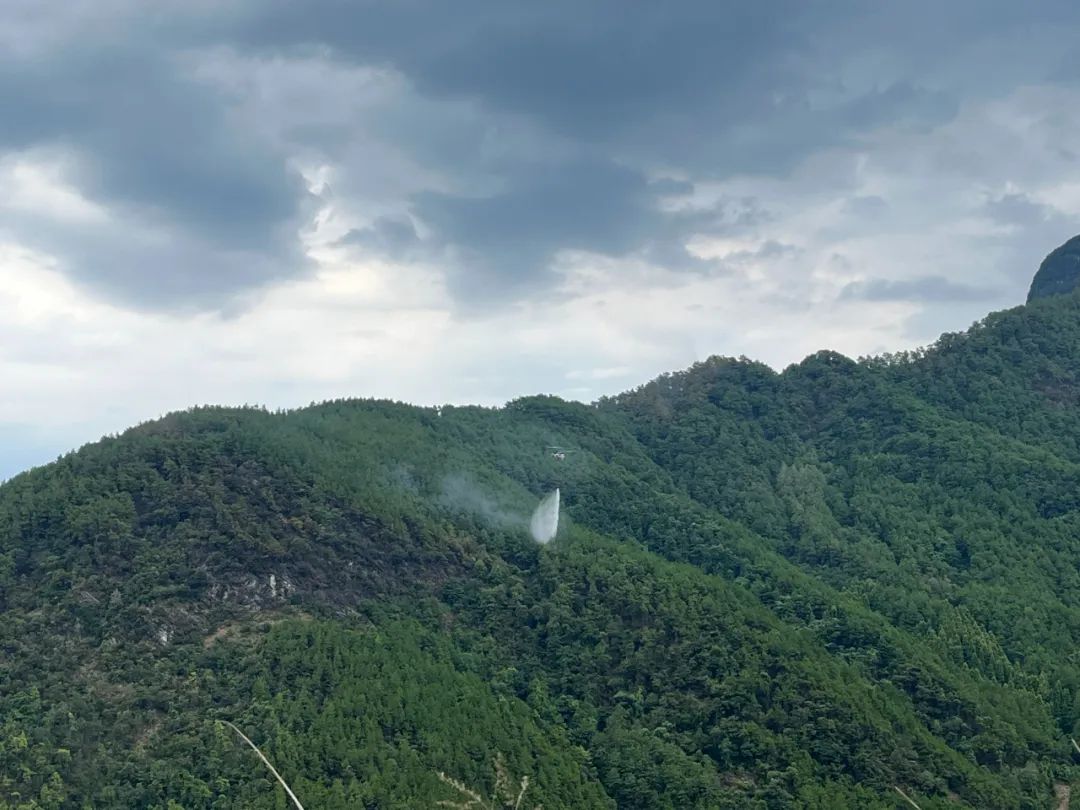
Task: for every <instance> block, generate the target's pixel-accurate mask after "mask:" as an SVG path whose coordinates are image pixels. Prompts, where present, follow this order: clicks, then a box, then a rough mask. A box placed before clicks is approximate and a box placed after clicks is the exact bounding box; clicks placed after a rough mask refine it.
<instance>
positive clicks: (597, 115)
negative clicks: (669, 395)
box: [0, 0, 1075, 307]
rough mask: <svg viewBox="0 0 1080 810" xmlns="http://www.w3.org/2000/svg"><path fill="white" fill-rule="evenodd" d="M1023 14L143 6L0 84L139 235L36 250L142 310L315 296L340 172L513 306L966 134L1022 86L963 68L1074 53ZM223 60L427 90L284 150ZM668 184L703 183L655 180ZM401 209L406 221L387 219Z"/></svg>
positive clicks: (56, 238)
mask: <svg viewBox="0 0 1080 810" xmlns="http://www.w3.org/2000/svg"><path fill="white" fill-rule="evenodd" d="M1020 5H1021V4H1015V3H1011V2H1005V0H992V1H991V2H975V0H957V2H955V3H950V4H935V3H931V2H929V0H917V1H916V2H913V3H909V4H879V3H872V2H861V1H860V0H826V1H825V2H820V3H813V4H807V3H804V2H799V0H764V2H758V3H743V2H715V1H714V0H680V1H679V2H672V3H663V4H646V3H626V2H624V0H592V1H591V2H584V3H583V2H580V0H551V2H544V3H524V2H508V1H507V0H461V2H455V3H446V2H435V0H395V1H394V2H389V1H386V2H383V1H382V0H359V1H357V2H346V0H310V2H305V3H295V2H288V1H287V0H271V1H270V2H264V1H263V0H259V1H258V2H256V1H255V0H250V2H238V3H232V4H227V5H225V6H222V7H217V6H212V5H205V6H204V5H199V4H196V6H193V7H192V8H196V10H195V11H192V10H190V9H189V8H187V7H186V6H184V5H183V4H177V5H176V7H175V8H174V9H173V13H172V14H160V15H147V14H145V13H144V12H143V10H142V6H141V5H140V4H136V3H132V4H131V6H130V7H129V8H128V10H127V12H115V21H114V20H113V19H110V20H109V24H104V23H102V24H99V25H96V26H93V27H90V28H88V29H87V33H86V34H85V36H77V35H75V36H71V37H69V41H65V42H62V43H60V44H59V45H55V46H54V47H51V48H44V49H43V50H39V51H35V52H34V53H32V54H31V55H29V56H20V57H17V58H16V57H12V58H11V59H9V60H8V61H6V62H5V61H0V109H2V110H4V111H5V113H4V115H3V116H0V150H8V151H10V150H20V149H31V148H41V147H51V148H62V149H66V150H69V151H71V152H72V153H74V154H75V155H76V156H77V157H78V158H79V162H78V163H77V165H78V166H79V173H78V176H77V177H75V178H73V180H74V181H75V184H76V185H77V186H78V187H79V188H80V190H81V191H82V192H83V193H84V194H86V196H88V197H89V198H91V199H92V200H94V201H95V202H98V203H100V204H103V205H104V206H105V207H107V208H108V209H109V210H110V212H112V213H113V214H114V216H116V217H119V218H120V220H121V226H114V227H113V229H112V230H111V231H109V232H108V233H104V232H94V233H91V232H89V231H72V230H70V229H67V230H65V229H62V228H60V227H59V226H57V225H55V224H49V223H41V222H32V221H27V222H24V223H21V226H20V229H19V233H18V234H17V235H18V237H19V239H20V241H24V242H27V243H29V244H31V245H33V246H37V247H41V248H43V249H45V250H46V251H47V252H50V253H53V254H58V255H59V256H60V258H61V259H62V260H63V261H62V266H63V267H64V268H65V269H66V270H67V272H69V273H70V274H71V275H72V276H73V277H75V278H76V279H77V280H79V281H80V282H81V283H84V284H88V285H92V286H94V287H96V288H97V289H99V290H103V291H106V292H107V293H108V294H109V295H112V296H115V297H119V298H122V299H124V300H127V301H135V302H138V303H140V304H143V305H149V306H203V307H206V306H216V305H217V302H219V301H220V300H221V299H222V298H228V297H229V296H232V295H234V294H236V293H239V292H242V291H244V290H247V289H249V288H252V287H257V286H259V285H261V284H265V283H267V282H268V281H272V280H274V279H279V278H283V277H286V276H290V275H295V274H299V273H302V272H303V271H304V269H305V261H304V257H303V252H302V250H301V247H300V245H299V242H298V237H297V228H298V226H299V225H300V224H301V223H302V221H303V219H304V215H305V214H306V213H310V212H309V211H308V210H307V206H308V205H309V204H310V203H311V200H310V198H309V196H308V195H307V193H306V191H305V189H304V186H303V183H302V182H301V181H300V178H298V177H297V176H296V175H295V174H294V173H293V172H292V171H290V169H289V168H288V166H289V165H290V164H289V159H290V158H292V157H295V156H296V155H297V154H303V155H305V156H308V157H310V158H312V160H313V161H315V162H317V163H321V164H324V165H328V166H330V167H333V168H334V169H335V170H336V172H337V177H336V178H335V188H338V189H342V190H344V193H345V194H346V195H347V197H348V199H345V202H346V203H350V202H351V203H356V206H355V207H356V208H357V209H360V210H364V211H366V212H368V213H369V214H370V213H371V212H372V211H375V212H376V213H375V214H374V217H376V219H375V221H374V222H373V223H372V224H369V225H368V226H366V227H362V228H359V229H357V231H355V232H354V233H353V234H352V235H350V237H348V239H347V240H346V241H347V242H349V243H351V244H353V245H354V246H356V247H358V248H359V249H361V250H369V251H372V252H377V253H380V254H382V255H388V256H393V257H395V258H399V259H401V260H410V259H413V258H417V257H426V258H428V259H431V258H437V259H438V260H440V261H445V262H446V267H447V269H448V272H449V273H450V274H451V286H452V289H453V290H455V291H456V292H458V293H459V294H460V295H461V296H462V297H468V298H469V299H470V300H476V299H477V298H478V297H483V298H485V299H488V300H491V301H496V300H498V299H500V298H504V297H507V296H511V297H512V296H514V295H516V294H520V293H521V292H523V291H526V290H531V289H535V288H537V287H538V286H542V285H543V284H545V283H547V282H549V281H550V279H551V277H552V275H551V272H550V271H551V264H552V261H553V259H554V258H555V257H556V256H557V255H558V254H559V253H560V251H564V250H580V251H591V252H595V253H601V254H604V255H608V256H626V255H630V254H634V255H639V256H642V257H645V258H647V259H649V260H652V261H657V262H660V263H663V264H665V265H669V266H672V267H683V268H688V269H691V270H702V269H706V268H707V266H708V265H707V263H703V262H701V261H699V260H696V259H694V258H693V257H692V256H690V255H689V254H688V253H687V251H686V249H685V247H684V245H685V243H686V241H687V240H688V239H689V238H691V237H692V236H694V235H695V234H699V233H704V234H710V233H712V234H718V233H727V232H731V231H732V230H733V229H735V228H736V225H734V224H733V223H731V222H724V221H722V219H721V218H719V217H717V216H713V215H709V214H707V213H697V214H694V215H688V214H673V213H670V212H668V211H666V210H665V209H663V207H662V206H661V205H660V204H659V203H660V201H661V200H662V199H663V198H666V197H672V196H674V197H679V196H685V195H688V194H689V193H690V192H691V191H692V190H693V189H694V188H695V185H696V184H701V183H702V182H704V181H707V180H714V181H716V180H719V181H722V180H724V179H726V178H729V177H731V176H732V175H736V174H740V175H745V174H760V175H770V176H773V177H783V176H786V175H787V174H788V173H789V172H790V171H791V170H792V169H793V168H794V167H796V166H798V165H799V164H800V163H801V162H802V161H803V160H805V159H806V158H807V157H809V156H811V155H814V154H815V153H817V152H820V151H821V150H822V149H825V148H828V147H850V148H851V149H857V148H859V146H860V144H861V139H862V137H863V136H864V135H865V134H866V133H867V132H869V131H872V130H874V129H875V128H879V127H883V126H888V127H895V128H901V129H904V128H906V129H909V130H912V131H923V130H925V129H927V128H931V127H934V126H936V125H938V124H941V123H943V122H946V121H948V120H950V119H951V118H952V117H953V116H954V115H955V113H956V110H957V108H958V104H959V102H960V100H961V99H962V98H964V97H965V94H967V95H971V94H977V93H978V92H982V90H980V88H985V87H991V86H993V80H992V75H996V74H993V70H990V71H989V73H988V76H991V78H983V77H981V76H980V75H979V71H977V70H975V69H973V68H971V67H970V66H967V65H966V64H965V63H964V62H963V51H962V48H961V47H959V46H961V45H962V46H964V47H968V46H969V45H970V46H971V47H974V45H972V43H975V44H978V43H983V44H986V43H989V45H987V46H986V47H989V48H991V49H992V47H993V46H994V44H995V43H997V42H998V40H1000V39H1001V38H1002V37H1006V38H1009V37H1011V40H1010V41H1013V40H1014V41H1015V42H1019V43H1024V42H1026V41H1027V40H1025V39H1024V36H1026V35H1027V34H1025V33H1024V32H1027V31H1030V30H1034V29H1035V28H1036V27H1038V26H1042V28H1043V29H1048V28H1049V29H1054V28H1055V26H1056V27H1057V28H1061V29H1062V30H1063V31H1065V33H1064V34H1063V35H1062V36H1063V42H1064V43H1065V44H1066V45H1067V41H1068V39H1069V38H1068V36H1067V33H1068V32H1067V30H1066V29H1065V28H1064V27H1063V26H1064V25H1065V24H1067V23H1068V22H1069V20H1070V19H1074V18H1073V17H1070V14H1074V12H1072V11H1071V4H1069V3H1066V2H1063V0H1047V1H1046V2H1043V3H1037V4H1035V6H1036V8H1035V9H1033V10H1027V11H1023V12H1022V11H1020V10H1019V8H1020ZM166 7H167V8H168V6H166ZM87 8H92V6H87ZM1025 8H1027V7H1026V6H1025ZM55 10H56V13H57V14H63V13H64V5H63V4H61V3H56V4H55ZM3 14H4V12H3V11H2V10H0V24H2V23H3V22H4V19H3ZM102 15H105V12H102ZM15 19H16V23H12V24H17V18H15ZM59 27H60V26H58V28H59ZM1074 27H1075V26H1074ZM1040 30H1042V29H1040ZM76 33H77V32H76ZM1014 34H1015V36H1013V35H1014ZM129 43H138V45H137V46H135V47H133V46H132V45H130V44H129ZM1055 43H1056V40H1055ZM1063 47H1064V46H1063ZM215 49H216V50H217V51H222V50H224V51H227V52H229V53H231V54H234V55H237V56H238V58H239V59H240V61H243V59H250V60H258V59H264V60H276V61H277V62H284V63H288V62H289V61H290V60H294V61H295V60H300V59H313V58H314V59H322V60H325V61H326V62H327V63H331V62H332V63H333V64H334V65H335V66H336V67H337V68H340V69H342V70H348V69H358V68H367V67H376V68H387V69H389V70H391V71H392V72H393V73H394V74H395V75H398V76H400V77H402V84H401V88H400V91H399V96H398V97H397V98H394V97H389V98H384V99H382V100H381V101H380V102H379V106H378V109H377V110H375V109H359V110H357V111H355V112H353V111H351V110H352V107H351V105H352V104H353V99H352V98H351V96H350V95H349V93H348V92H347V88H338V87H336V86H333V85H332V84H331V85H328V86H325V87H321V88H312V89H311V92H313V93H319V94H322V95H323V96H324V97H325V98H326V99H327V100H328V102H329V103H330V104H331V105H334V104H336V105H337V106H339V107H340V108H341V109H342V110H349V111H350V112H349V113H348V114H345V113H343V114H342V115H340V116H338V117H333V116H323V117H321V118H318V120H305V119H304V118H303V117H302V116H303V110H304V106H303V105H298V106H296V108H295V109H293V110H289V109H288V108H286V109H285V110H284V112H281V114H289V113H290V112H291V114H293V115H294V116H295V118H294V119H293V120H290V121H289V122H288V126H287V127H285V126H279V128H278V133H279V137H277V138H269V137H266V136H265V133H266V131H267V127H266V124H267V121H266V120H264V119H262V118H260V116H263V115H266V114H268V113H267V111H266V110H265V109H262V108H259V107H258V105H257V104H254V105H252V104H247V105H246V106H245V102H247V101H250V99H244V98H242V97H241V96H242V95H243V94H242V93H241V94H240V95H239V96H238V95H237V94H236V93H228V92H225V91H223V89H222V87H221V86H219V85H215V84H214V82H212V81H209V80H206V79H205V77H203V78H202V79H196V78H195V75H196V74H194V73H193V72H192V70H191V64H192V60H196V61H197V59H198V58H199V56H200V55H205V54H206V53H208V52H210V51H214V50H215ZM1049 50H1052V48H1051V49H1049ZM1066 51H1067V48H1066V50H1063V51H1062V53H1065V52H1066ZM1044 58H1045V60H1048V61H1047V63H1046V64H1044V63H1043V62H1042V61H1040V60H1041V59H1044ZM1000 61H1003V60H1000ZM1068 64H1069V63H1068V62H1067V60H1066V59H1065V57H1064V56H1060V55H1059V56H1054V55H1053V54H1048V55H1044V54H1042V53H1036V52H1034V49H1033V50H1032V53H1030V54H1025V55H1024V58H1023V59H1020V60H1018V61H1017V66H1016V67H1015V69H1014V70H1013V72H1014V73H1015V75H1017V76H1022V77H1024V78H1025V79H1031V80H1032V81H1037V80H1040V79H1043V78H1046V77H1050V76H1051V74H1054V71H1056V74H1054V75H1058V76H1059V80H1066V79H1062V78H1060V77H1067V76H1068V75H1069V70H1068ZM234 67H235V66H234ZM990 67H991V68H995V66H993V65H992V66H990ZM237 69H239V68H237ZM1010 69H1011V68H1010ZM327 75H328V76H329V77H330V78H328V79H327V81H328V82H333V81H334V79H333V75H334V74H333V73H332V72H331V73H328V74H327ZM939 76H940V77H945V78H943V79H942V78H939ZM219 78H220V77H219ZM997 89H1000V88H997ZM247 92H248V93H249V94H250V95H251V96H252V97H255V98H257V97H258V96H259V91H257V90H251V89H250V88H249V89H248V91H247ZM463 110H465V111H467V112H463ZM279 112H280V111H279ZM508 122H510V124H509V125H508ZM279 123H280V122H279ZM357 142H363V143H365V144H368V143H370V144H373V148H375V147H381V146H385V145H387V144H388V145H389V146H390V147H392V148H393V149H394V150H398V151H400V152H401V153H402V154H403V155H405V156H406V157H407V158H408V160H406V161H404V162H403V163H402V164H401V165H402V167H404V168H399V167H398V164H396V163H395V164H394V169H392V170H391V169H388V170H387V173H390V172H395V171H396V172H403V171H415V172H416V174H417V177H421V176H423V177H425V178H429V177H431V176H435V177H438V178H439V181H438V182H435V181H432V182H428V181H427V180H418V179H416V178H402V179H401V182H396V177H395V178H390V177H387V176H384V175H380V174H379V173H378V171H377V170H378V168H379V166H378V165H371V164H375V163H378V161H380V160H381V159H382V158H381V155H380V156H375V155H374V154H372V153H365V154H357V153H356V152H355V144H356V143H357ZM492 143H495V144H496V145H497V147H498V148H496V149H492V148H491V144H492ZM365 161H366V162H367V163H368V164H369V165H365ZM409 161H411V162H412V164H410V163H409ZM658 173H660V174H663V173H669V174H673V175H678V176H680V177H682V178H684V179H682V180H660V181H653V182H650V181H649V180H647V179H646V178H651V177H654V176H655V175H656V174H658ZM376 186H377V187H378V189H380V191H379V192H376V191H375V190H374V189H375V188H376ZM418 188H419V189H421V190H417V189H418ZM387 189H389V190H391V191H389V192H388V191H387ZM424 189H426V190H424ZM388 193H396V194H398V195H399V196H398V198H397V199H392V200H391V199H387V198H386V195H387V194H388ZM379 195H382V196H379ZM387 210H393V211H396V212H398V213H397V214H395V215H393V216H392V217H390V218H389V219H388V218H385V217H384V218H383V219H378V218H377V217H378V215H379V212H383V213H385V212H386V211H387ZM402 211H408V212H409V213H410V214H411V215H412V217H413V219H414V220H415V222H416V225H418V226H419V227H420V230H421V232H422V233H423V238H421V236H420V235H419V234H418V233H417V232H416V231H415V229H414V224H413V220H409V219H408V218H403V217H402V215H401V213H400V212H402ZM747 227H749V225H747ZM131 233H134V234H136V235H138V237H139V238H134V239H131V238H129V234H131ZM151 237H152V238H151ZM946 293H947V294H948V290H946ZM880 294H884V293H880ZM951 294H955V291H953V292H952V293H951Z"/></svg>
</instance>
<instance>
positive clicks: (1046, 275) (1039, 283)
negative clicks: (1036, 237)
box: [1027, 236, 1080, 304]
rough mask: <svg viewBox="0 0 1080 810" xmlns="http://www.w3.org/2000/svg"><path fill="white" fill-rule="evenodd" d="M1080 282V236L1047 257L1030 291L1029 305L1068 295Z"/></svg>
mask: <svg viewBox="0 0 1080 810" xmlns="http://www.w3.org/2000/svg"><path fill="white" fill-rule="evenodd" d="M1078 282H1080V236H1074V237H1073V238H1072V239H1070V240H1069V241H1068V242H1066V243H1065V244H1064V245H1062V246H1061V247H1059V248H1057V249H1056V250H1054V251H1053V252H1052V253H1051V254H1050V255H1049V256H1047V257H1046V258H1045V259H1044V260H1043V263H1042V264H1041V265H1039V271H1038V272H1037V273H1036V274H1035V278H1034V279H1032V281H1031V289H1030V290H1028V297H1027V300H1028V303H1029V304H1030V303H1031V302H1032V301H1034V300H1035V299H1037V298H1048V297H1049V296H1051V295H1068V294H1069V293H1071V292H1072V291H1073V290H1075V289H1076V286H1077V283H1078Z"/></svg>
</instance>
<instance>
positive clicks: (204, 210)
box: [0, 46, 306, 307]
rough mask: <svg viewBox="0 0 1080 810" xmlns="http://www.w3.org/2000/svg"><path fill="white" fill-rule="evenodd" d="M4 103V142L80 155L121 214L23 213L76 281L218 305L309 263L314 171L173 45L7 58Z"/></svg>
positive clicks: (0, 141) (79, 168) (1, 78)
mask: <svg viewBox="0 0 1080 810" xmlns="http://www.w3.org/2000/svg"><path fill="white" fill-rule="evenodd" d="M0 108H3V109H5V110H8V111H11V113H10V114H6V115H4V116H3V118H2V119H0V149H6V150H8V151H11V152H18V151H20V150H27V149H36V150H38V151H40V150H41V149H42V147H46V148H47V150H49V151H53V152H62V153H64V154H67V155H69V156H71V157H72V158H73V161H72V162H73V164H74V166H75V167H76V171H75V173H74V174H75V176H73V177H72V178H70V179H71V180H72V181H74V183H75V184H76V185H77V186H78V187H79V189H80V190H81V191H82V193H83V194H85V195H86V196H87V197H89V198H90V199H92V200H93V201H94V202H96V203H97V204H99V205H102V206H104V207H106V208H107V209H108V210H109V211H110V212H111V213H112V214H113V215H114V216H115V218H116V220H117V222H116V223H114V225H113V226H112V227H106V226H100V225H99V226H96V227H94V226H88V225H87V226H81V227H80V228H72V227H70V226H68V227H61V226H59V225H58V224H56V223H50V222H49V221H47V219H46V220H43V219H42V218H40V217H39V218H37V219H36V220H35V219H30V218H27V219H24V220H23V221H22V222H20V223H15V224H18V225H20V226H21V227H20V228H19V229H18V230H19V236H20V237H21V238H22V239H23V241H25V242H27V243H28V244H29V245H30V246H32V247H37V248H39V249H42V250H44V251H46V252H50V253H54V254H59V256H60V258H61V260H62V264H63V266H64V267H65V268H66V269H67V270H68V271H69V272H70V273H71V275H72V276H73V277H74V278H75V279H76V280H77V281H79V282H81V283H83V284H85V285H87V286H90V287H94V288H97V289H100V290H102V291H105V292H107V293H108V294H110V295H112V296H116V297H118V298H121V299H124V300H127V301H130V302H133V303H135V304H138V305H145V306H152V307H174V306H185V305H189V304H192V303H195V304H198V305H201V306H207V307H215V306H216V304H217V302H216V300H215V299H216V298H217V297H218V296H220V295H226V296H227V295H229V294H232V293H235V292H237V291H239V290H242V289H246V288H248V287H251V286H257V285H259V284H261V283H265V282H267V281H270V280H272V279H275V278H281V277H283V276H286V275H289V274H293V273H297V272H300V271H301V270H302V269H303V267H304V262H303V259H302V256H301V255H300V252H299V250H298V249H297V245H296V234H295V231H296V228H297V227H298V225H299V222H300V214H301V210H302V203H303V201H304V197H305V196H306V191H305V189H304V187H303V183H302V180H301V179H300V178H299V177H297V176H296V175H295V174H294V173H292V172H290V171H288V170H287V169H286V167H285V162H284V156H283V155H281V154H277V153H275V152H274V151H273V150H272V149H270V148H268V147H267V145H266V144H264V143H261V142H260V141H259V140H258V139H257V138H253V137H251V136H250V134H249V133H246V132H245V131H244V130H243V129H241V128H238V127H236V126H234V122H232V121H231V120H230V119H229V117H228V112H227V109H226V108H225V106H224V105H223V104H222V102H221V99H220V98H218V97H217V95H216V93H215V92H214V91H213V89H212V88H210V87H208V86H206V85H205V84H203V83H200V82H198V81H195V80H194V79H192V78H189V77H187V76H185V75H184V72H183V70H182V68H181V66H180V65H178V64H177V63H176V61H175V60H173V59H170V58H169V56H168V55H167V54H166V55H164V56H162V55H161V54H159V53H157V52H156V51H155V49H153V48H152V47H147V48H145V49H128V48H126V47H110V48H84V47H80V46H76V47H73V48H65V49H63V51H62V52H58V53H53V54H51V55H50V56H49V58H39V59H33V60H29V61H27V60H20V61H19V62H18V63H17V64H11V63H8V64H5V65H2V66H0ZM10 224H11V223H9V225H10Z"/></svg>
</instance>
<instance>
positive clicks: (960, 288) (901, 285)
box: [840, 276, 997, 303]
mask: <svg viewBox="0 0 1080 810" xmlns="http://www.w3.org/2000/svg"><path fill="white" fill-rule="evenodd" d="M996 294H997V292H996V291H995V290H988V289H987V288H985V287H975V286H970V285H967V284H960V283H957V282H954V281H950V280H949V279H947V278H944V277H942V276H922V277H921V278H913V279H903V280H890V279H883V278H882V279H871V280H869V281H858V282H853V283H851V284H848V285H846V286H845V287H844V288H843V289H842V290H841V292H840V298H841V299H843V300H859V301H919V302H935V303H938V302H968V301H987V300H990V299H992V298H993V297H994V296H995V295H996Z"/></svg>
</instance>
